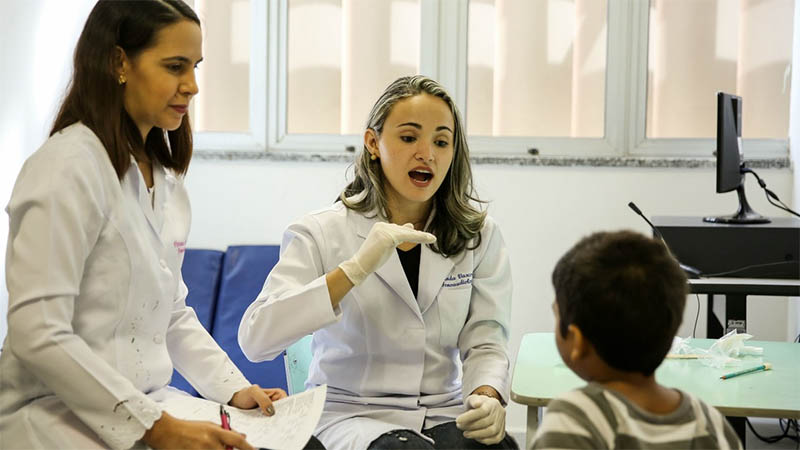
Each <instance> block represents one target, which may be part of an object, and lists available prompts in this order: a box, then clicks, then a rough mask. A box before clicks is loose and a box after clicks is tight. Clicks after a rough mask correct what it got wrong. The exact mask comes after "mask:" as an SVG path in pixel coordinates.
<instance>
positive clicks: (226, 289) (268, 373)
mask: <svg viewBox="0 0 800 450" xmlns="http://www.w3.org/2000/svg"><path fill="white" fill-rule="evenodd" d="M279 255H280V247H278V246H277V245H241V246H231V247H228V250H227V251H226V252H225V257H224V259H223V263H222V279H221V281H220V287H219V295H218V297H217V308H216V311H215V313H214V320H213V326H212V333H211V334H212V335H213V336H214V339H216V341H217V343H218V344H219V345H220V347H222V349H223V350H225V352H227V353H228V356H230V358H231V360H233V363H234V364H236V366H237V367H239V370H241V371H242V373H243V374H244V376H245V377H247V379H248V380H250V382H251V383H253V384H258V385H259V386H262V387H279V388H282V389H288V384H287V382H286V368H285V365H284V358H275V359H273V360H272V361H264V362H260V363H253V362H250V361H249V360H248V359H247V357H245V356H244V354H243V353H242V349H241V348H240V347H239V341H238V338H237V336H238V332H239V323H240V322H241V320H242V315H244V311H245V310H246V309H247V307H248V306H250V303H252V301H253V300H255V298H256V297H257V296H258V294H259V293H260V292H261V289H262V288H263V286H264V280H266V278H267V274H269V272H270V271H271V270H272V267H273V266H275V264H276V263H277V262H278V258H279Z"/></svg>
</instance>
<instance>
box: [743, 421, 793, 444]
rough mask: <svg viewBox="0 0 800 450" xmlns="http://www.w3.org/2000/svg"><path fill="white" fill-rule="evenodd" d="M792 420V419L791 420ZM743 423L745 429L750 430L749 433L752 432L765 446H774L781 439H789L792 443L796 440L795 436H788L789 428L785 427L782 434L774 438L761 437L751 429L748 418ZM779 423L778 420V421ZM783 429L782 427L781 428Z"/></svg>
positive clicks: (751, 425)
mask: <svg viewBox="0 0 800 450" xmlns="http://www.w3.org/2000/svg"><path fill="white" fill-rule="evenodd" d="M792 420H794V419H792ZM745 422H746V423H747V427H748V428H750V431H752V432H753V435H754V436H755V437H757V438H758V439H759V440H761V441H763V442H766V443H767V444H774V443H776V442H778V441H780V440H783V439H789V440H791V441H794V440H796V439H797V437H796V436H789V430H790V429H791V426H787V427H786V429H785V430H783V434H779V435H775V436H761V435H760V434H758V432H757V431H756V430H755V428H753V424H751V423H750V418H748V417H745ZM778 422H779V423H780V420H779V421H778ZM781 429H783V427H781Z"/></svg>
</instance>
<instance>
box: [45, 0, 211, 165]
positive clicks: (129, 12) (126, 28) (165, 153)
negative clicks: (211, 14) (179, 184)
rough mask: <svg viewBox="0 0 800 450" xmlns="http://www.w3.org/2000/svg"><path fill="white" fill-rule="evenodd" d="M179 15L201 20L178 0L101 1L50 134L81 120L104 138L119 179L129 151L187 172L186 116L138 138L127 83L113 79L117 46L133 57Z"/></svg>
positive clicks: (78, 50)
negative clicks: (127, 108)
mask: <svg viewBox="0 0 800 450" xmlns="http://www.w3.org/2000/svg"><path fill="white" fill-rule="evenodd" d="M182 20H190V21H192V22H194V23H196V24H197V25H198V26H199V25H200V19H198V17H197V14H195V13H194V11H192V9H191V8H190V7H189V6H187V5H186V4H185V3H183V2H182V1H181V0H99V1H98V2H97V4H96V5H95V7H94V9H92V12H91V13H90V14H89V18H88V19H87V20H86V25H84V27H83V31H82V32H81V35H80V38H79V39H78V45H77V47H76V48H75V61H74V68H73V75H72V81H71V82H70V85H69V87H68V89H67V95H66V97H65V98H64V102H63V103H62V105H61V108H60V109H59V112H58V115H57V116H56V120H55V122H54V123H53V128H52V130H51V131H50V135H51V136H52V135H54V134H55V133H58V132H59V131H61V130H63V129H64V128H66V127H68V126H70V125H72V124H74V123H77V122H81V123H83V124H84V125H86V126H87V127H89V129H90V130H92V131H93V132H94V134H96V135H97V137H98V138H99V139H100V142H102V143H103V146H104V147H105V149H106V151H107V152H108V157H109V158H110V159H111V164H112V165H113V166H114V170H115V171H116V173H117V177H118V178H120V179H122V176H123V175H124V174H125V172H127V171H128V168H129V167H130V164H131V158H130V157H131V155H133V156H134V157H135V158H136V159H137V160H139V161H153V160H155V161H158V162H159V163H160V164H161V165H162V166H164V167H167V168H169V169H172V170H174V171H175V172H177V173H180V174H185V173H186V170H187V169H188V168H189V162H190V161H191V159H192V130H191V126H190V125H189V115H188V114H185V115H184V116H183V120H182V122H181V125H180V126H179V127H178V128H177V129H175V130H173V131H167V133H166V136H165V133H164V130H163V129H161V128H159V127H153V128H152V129H151V130H150V132H149V133H148V134H147V138H146V139H145V141H144V142H142V136H141V132H140V131H139V129H138V128H137V126H136V124H135V123H134V121H133V119H131V117H130V116H129V115H128V113H127V111H125V106H124V102H123V95H124V92H125V86H124V85H120V84H119V83H118V82H117V75H116V71H115V67H116V61H117V60H118V56H117V53H116V51H117V50H116V48H117V47H120V48H121V49H123V50H124V51H125V54H126V55H127V56H128V58H130V59H134V58H136V57H137V56H138V55H139V54H140V53H141V52H142V51H143V50H146V49H148V48H150V47H152V46H153V45H154V44H155V38H156V34H157V33H158V32H159V31H160V30H161V29H163V28H164V27H166V26H168V25H171V24H174V23H176V22H179V21H182ZM167 139H169V143H167Z"/></svg>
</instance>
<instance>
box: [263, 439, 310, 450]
mask: <svg viewBox="0 0 800 450" xmlns="http://www.w3.org/2000/svg"><path fill="white" fill-rule="evenodd" d="M261 450H269V449H261ZM303 450H325V446H324V445H322V442H320V441H319V439H317V438H316V437H315V436H311V439H309V440H308V442H306V446H305V447H303Z"/></svg>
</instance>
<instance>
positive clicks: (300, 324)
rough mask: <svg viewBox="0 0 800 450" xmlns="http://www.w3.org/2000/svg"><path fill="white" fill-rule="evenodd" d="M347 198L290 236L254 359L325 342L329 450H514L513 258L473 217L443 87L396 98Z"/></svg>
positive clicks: (426, 84) (371, 134) (320, 379)
mask: <svg viewBox="0 0 800 450" xmlns="http://www.w3.org/2000/svg"><path fill="white" fill-rule="evenodd" d="M340 200H341V201H339V202H337V203H336V204H334V205H333V206H331V207H328V208H325V209H322V210H320V211H316V212H313V213H310V214H308V215H307V216H305V217H304V218H302V219H301V220H299V221H298V222H296V223H294V224H292V225H290V226H289V228H288V229H287V231H286V233H285V234H284V239H283V243H282V245H281V257H280V261H279V262H278V264H277V265H276V266H275V268H274V269H273V271H272V272H271V273H270V275H269V277H268V278H267V281H266V283H265V285H264V289H263V290H262V292H261V294H260V295H259V296H258V298H257V299H256V300H255V301H254V302H253V304H252V305H250V307H249V308H248V309H247V311H246V312H245V315H244V317H243V318H242V323H241V325H240V327H239V343H240V345H241V346H242V349H243V350H244V353H245V354H246V355H247V356H248V358H250V359H252V360H254V361H262V360H267V359H272V358H274V357H275V356H277V355H278V354H279V353H280V352H281V351H282V350H283V349H284V348H286V347H287V346H289V345H291V344H292V343H293V342H295V341H296V340H298V339H299V338H301V337H303V336H304V335H307V334H309V333H313V339H312V344H311V346H312V350H313V359H312V362H311V366H310V369H309V377H308V380H307V381H306V384H307V385H320V384H327V385H328V398H327V402H326V405H325V411H324V412H323V416H322V419H321V421H320V424H319V426H318V428H317V435H318V438H319V439H320V440H321V441H322V442H323V443H324V444H325V446H326V447H327V448H331V449H351V448H352V449H364V448H372V449H390V448H414V449H419V448H437V449H438V448H515V444H514V442H513V440H512V439H511V438H510V437H507V436H506V435H505V408H504V405H505V404H506V402H507V401H508V391H509V358H508V351H507V344H508V335H509V321H510V313H511V273H510V272H511V270H510V265H509V260H508V253H507V251H506V248H505V244H504V243H503V238H502V236H501V235H500V230H499V228H498V226H497V224H495V222H494V221H493V220H491V219H490V218H489V217H487V216H486V213H485V212H483V211H481V210H479V209H478V208H476V206H475V204H474V203H475V202H476V201H478V200H477V198H476V197H475V195H474V193H473V187H472V173H471V169H470V164H469V150H468V147H467V143H466V139H465V136H464V128H463V124H462V121H461V117H460V115H459V113H458V110H457V108H456V106H455V104H454V102H453V100H452V99H451V98H450V96H449V95H448V94H447V92H446V91H445V90H444V89H443V88H442V86H441V85H439V83H437V82H436V81H434V80H431V79H429V78H426V77H423V76H413V77H403V78H400V79H398V80H396V81H394V82H393V83H392V84H390V85H389V86H388V87H387V88H386V90H385V91H384V93H383V95H381V97H380V98H379V99H378V101H377V102H376V104H375V106H374V107H373V108H372V111H371V113H370V116H369V120H368V122H367V126H366V130H365V132H364V148H363V151H362V152H361V154H360V155H359V156H358V157H357V159H356V162H355V179H354V180H353V182H352V183H350V184H349V185H348V186H347V187H346V188H345V189H344V191H343V192H342V193H341V195H340ZM462 371H463V376H462V375H461V373H462Z"/></svg>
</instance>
